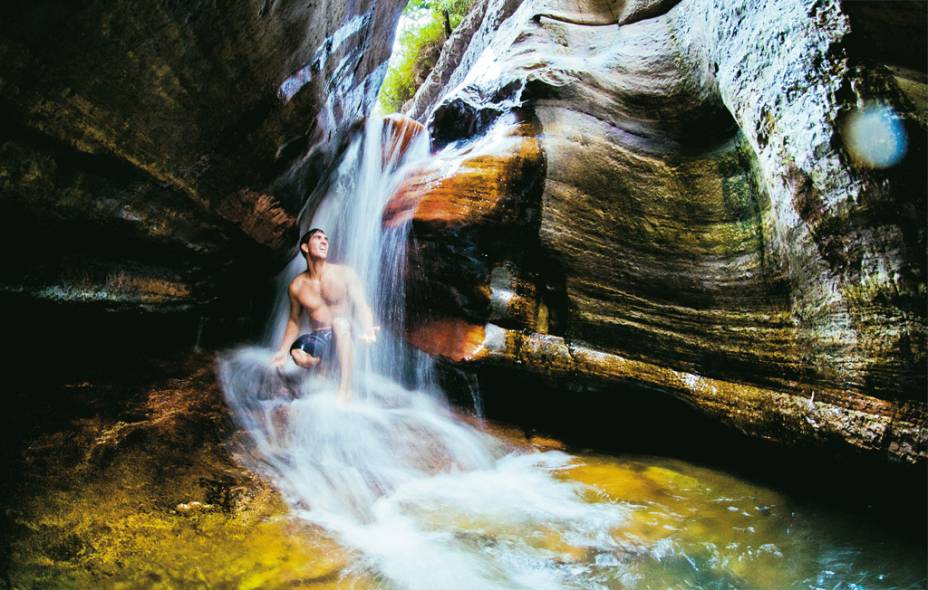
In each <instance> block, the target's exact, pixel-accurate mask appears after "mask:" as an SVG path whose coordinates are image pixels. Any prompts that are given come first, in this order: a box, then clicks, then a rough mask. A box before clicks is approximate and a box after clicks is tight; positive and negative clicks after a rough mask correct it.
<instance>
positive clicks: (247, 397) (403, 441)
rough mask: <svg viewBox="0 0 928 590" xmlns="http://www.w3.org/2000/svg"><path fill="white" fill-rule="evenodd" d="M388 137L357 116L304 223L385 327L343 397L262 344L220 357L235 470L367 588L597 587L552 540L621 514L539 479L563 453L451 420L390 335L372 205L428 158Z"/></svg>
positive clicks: (385, 275) (396, 313)
mask: <svg viewBox="0 0 928 590" xmlns="http://www.w3.org/2000/svg"><path fill="white" fill-rule="evenodd" d="M423 135H425V134H423ZM488 138H492V133H491V134H488ZM400 143H401V142H388V143H387V146H388V152H389V153H387V154H386V155H385V154H384V149H385V147H384V126H383V122H382V120H381V119H380V118H379V117H372V118H371V120H370V121H369V123H368V125H367V127H366V130H365V135H364V137H363V139H359V140H358V141H356V142H355V143H354V144H352V145H351V146H350V148H349V149H348V150H347V152H346V154H345V156H344V158H343V160H342V162H341V165H340V166H339V168H338V170H337V172H336V177H335V179H334V182H333V183H332V188H331V190H330V192H329V194H328V195H327V196H326V197H325V198H324V200H323V201H322V203H321V205H320V207H319V209H318V210H317V211H316V213H315V215H314V217H313V220H312V223H311V224H310V225H311V226H313V227H322V228H323V229H325V230H326V232H327V233H328V235H329V237H330V244H331V246H330V252H331V253H332V255H331V257H332V258H334V259H335V260H336V261H337V262H340V263H343V264H347V265H349V266H351V267H353V268H354V269H355V270H356V271H357V272H358V274H359V275H360V276H361V278H362V280H363V281H364V283H365V286H366V288H367V296H368V297H369V300H370V301H371V303H372V308H373V309H374V313H375V316H376V317H377V321H378V322H379V323H382V324H383V325H384V327H385V329H384V331H383V332H382V333H381V337H380V339H379V341H378V342H377V344H375V345H374V346H372V347H370V348H369V349H366V350H359V358H358V359H357V360H356V363H355V367H356V372H355V375H354V377H353V379H352V383H354V384H355V385H354V391H353V395H352V401H351V402H350V403H348V404H340V403H338V402H337V401H336V396H335V389H336V384H335V383H333V382H331V381H329V380H327V379H325V378H322V377H319V376H315V375H313V374H311V373H308V372H305V371H303V370H302V369H298V368H296V367H295V366H292V367H291V368H290V369H289V370H288V371H290V372H291V373H290V377H291V379H289V380H288V379H282V378H281V377H280V376H279V375H278V374H277V372H276V370H275V369H274V368H273V367H271V365H270V357H271V352H270V350H268V349H262V348H248V349H242V350H238V351H235V352H233V353H232V354H230V355H228V356H226V357H225V358H223V359H222V361H221V362H220V379H221V382H222V385H223V389H224V391H225V393H226V396H227V399H228V401H229V404H230V406H231V407H232V408H233V410H234V412H235V417H236V420H237V422H238V424H239V425H240V426H241V427H242V428H243V429H245V430H246V431H247V432H248V433H249V434H250V437H251V440H252V441H253V443H254V449H253V450H254V453H253V457H254V461H253V464H252V465H251V467H252V468H254V469H256V470H260V471H261V472H263V473H265V474H267V475H268V476H269V477H270V478H271V479H272V481H273V482H274V483H275V484H276V485H277V486H278V487H279V488H280V490H281V491H282V492H283V494H284V495H285V497H286V498H287V500H288V501H289V503H290V505H291V506H292V507H293V509H294V513H295V514H296V515H298V516H299V517H300V518H304V519H306V520H308V521H310V522H313V523H315V524H318V525H321V526H323V527H325V528H326V529H327V530H329V531H330V532H331V533H332V534H333V535H334V536H335V537H336V538H337V539H338V540H339V541H340V542H341V543H342V544H344V545H345V546H346V547H348V548H351V549H353V550H355V551H356V552H357V554H358V559H357V561H356V562H355V564H354V566H353V568H355V569H362V570H364V571H365V572H367V573H368V574H370V575H373V576H375V578H376V579H378V580H380V581H381V583H382V585H383V587H387V588H409V589H420V588H421V589H428V590H433V589H436V588H441V589H455V588H461V589H467V590H474V589H481V588H487V589H491V588H492V589H507V590H509V589H513V588H531V589H542V588H595V587H600V586H599V585H598V582H597V581H596V576H594V575H590V570H589V566H588V565H584V564H583V563H579V562H575V561H574V560H573V559H572V558H571V557H570V555H569V554H566V553H565V551H566V549H565V547H567V546H569V547H570V548H571V549H572V550H574V551H575V550H577V548H581V549H582V550H584V551H589V552H592V553H594V554H599V553H600V552H605V553H611V552H614V551H616V550H617V548H616V547H615V541H614V540H613V537H612V536H611V535H610V529H611V528H613V527H615V526H616V525H617V524H619V523H620V521H621V519H622V516H623V513H622V510H621V509H620V508H619V507H618V506H616V505H614V504H608V503H590V502H587V501H584V500H583V498H582V497H581V496H582V495H583V494H584V493H585V492H587V491H588V490H587V489H586V488H584V487H583V486H581V485H580V484H577V483H573V482H568V481H564V480H562V479H558V478H557V477H555V476H554V473H555V472H556V471H557V470H560V469H565V468H567V467H568V464H569V462H570V461H571V457H569V456H568V455H566V454H564V453H560V452H548V453H537V452H533V453H527V452H525V451H524V450H523V451H520V452H516V451H514V450H513V449H510V448H507V447H506V445H504V444H503V443H502V442H500V441H498V440H496V439H494V438H493V437H491V436H489V435H487V434H485V433H482V432H480V431H478V430H476V429H474V428H473V427H471V426H469V425H468V424H466V423H464V422H462V421H460V420H458V419H457V418H455V416H454V415H453V414H452V412H451V411H450V410H449V408H448V407H447V405H446V404H445V402H444V400H443V398H442V397H441V395H440V392H439V391H438V388H437V386H436V384H435V382H434V379H432V371H431V360H430V359H429V358H428V357H427V356H426V355H424V354H422V353H419V352H417V351H414V350H411V349H409V347H407V346H406V345H405V343H404V340H403V338H402V337H401V335H402V333H403V330H404V326H403V318H404V310H405V305H406V302H405V297H404V279H403V277H404V269H403V264H404V263H405V260H406V257H405V250H404V249H405V244H406V240H407V228H395V229H385V228H383V227H382V222H381V217H382V213H383V208H384V205H385V204H386V202H387V199H389V197H390V196H391V195H392V194H393V193H394V192H395V191H396V189H397V188H398V186H399V183H400V182H402V179H403V178H404V176H405V175H406V174H407V173H408V172H409V171H410V169H411V168H412V167H414V166H415V165H416V163H417V162H422V161H424V160H425V159H426V158H428V157H430V156H429V153H428V146H427V140H426V138H424V137H422V138H419V139H417V140H415V141H414V142H413V143H412V144H411V145H410V146H409V147H408V149H406V150H405V151H403V150H401V149H399V147H397V146H399V144H400ZM452 149H453V148H452ZM468 149H472V146H471V148H468ZM400 152H402V153H400ZM454 156H455V154H454V153H453V151H448V152H445V153H443V154H441V155H440V156H439V157H441V158H443V159H447V160H449V161H453V160H454ZM304 268H305V262H304V261H303V260H302V258H301V257H296V258H294V261H293V262H291V264H290V265H289V266H288V267H287V269H286V270H285V271H284V273H283V274H282V276H281V288H280V293H281V295H280V298H281V304H279V305H278V310H277V312H275V316H276V317H275V318H274V319H273V320H272V326H271V329H270V330H269V335H268V342H267V344H268V345H269V346H271V347H276V346H277V345H278V344H279V338H281V337H282V332H283V323H284V321H285V317H286V313H287V311H286V310H287V307H286V297H287V295H286V285H287V284H288V283H289V281H290V280H291V279H292V278H293V276H295V275H296V274H297V273H298V272H301V271H302V270H303V269H304ZM359 346H360V345H359ZM294 379H296V381H294ZM297 381H298V383H297ZM294 383H297V384H294Z"/></svg>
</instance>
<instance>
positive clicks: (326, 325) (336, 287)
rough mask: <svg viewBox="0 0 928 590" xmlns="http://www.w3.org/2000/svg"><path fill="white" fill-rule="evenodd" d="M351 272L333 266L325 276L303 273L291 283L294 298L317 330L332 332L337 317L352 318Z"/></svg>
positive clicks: (325, 272) (326, 269)
mask: <svg viewBox="0 0 928 590" xmlns="http://www.w3.org/2000/svg"><path fill="white" fill-rule="evenodd" d="M350 272H351V270H350V269H349V268H347V267H345V266H342V265H339V264H331V263H329V264H326V266H325V270H324V271H323V273H322V276H321V277H311V276H309V274H307V273H306V272H303V273H300V274H299V275H297V276H296V278H295V279H293V282H291V283H290V295H291V296H292V297H294V298H295V299H296V300H297V301H298V302H299V303H300V305H301V306H302V307H303V310H304V311H305V312H306V315H307V316H308V317H309V323H310V326H312V329H313V330H325V329H330V328H331V327H332V320H333V319H334V318H336V317H347V316H348V314H349V312H350V310H349V309H348V304H349V301H348V281H349V279H350V275H349V273H350Z"/></svg>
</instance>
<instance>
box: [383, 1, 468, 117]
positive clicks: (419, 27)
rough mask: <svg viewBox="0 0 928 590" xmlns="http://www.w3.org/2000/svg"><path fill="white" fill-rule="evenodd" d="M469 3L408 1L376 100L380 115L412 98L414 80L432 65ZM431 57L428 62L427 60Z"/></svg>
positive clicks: (421, 76) (416, 81)
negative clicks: (397, 40)
mask: <svg viewBox="0 0 928 590" xmlns="http://www.w3.org/2000/svg"><path fill="white" fill-rule="evenodd" d="M471 2H472V0H409V3H408V4H407V5H406V8H405V9H404V10H403V21H402V23H401V27H400V28H401V30H400V32H399V35H400V37H399V44H398V47H397V49H396V51H397V52H399V55H398V56H394V58H393V59H392V60H391V63H390V69H389V70H387V75H386V77H385V78H384V81H383V85H382V86H381V87H380V94H379V96H378V97H377V98H378V101H379V102H380V107H381V110H382V111H383V112H384V113H393V112H396V111H399V110H400V108H402V106H403V103H405V102H406V101H407V100H409V99H410V98H412V97H413V95H415V93H416V89H417V88H418V85H419V81H418V80H417V79H416V78H417V74H418V77H419V78H420V79H421V78H424V77H425V76H426V75H428V72H429V71H430V70H431V68H432V67H433V66H434V65H435V63H434V59H437V54H438V51H439V50H440V47H441V45H442V44H443V43H444V42H445V40H446V39H447V35H448V32H449V30H451V31H453V30H454V29H455V28H456V27H457V26H458V25H459V24H461V21H462V20H463V19H464V17H465V16H466V15H467V11H468V9H469V8H470V5H471ZM431 56H434V57H432V59H429V58H430V57H431Z"/></svg>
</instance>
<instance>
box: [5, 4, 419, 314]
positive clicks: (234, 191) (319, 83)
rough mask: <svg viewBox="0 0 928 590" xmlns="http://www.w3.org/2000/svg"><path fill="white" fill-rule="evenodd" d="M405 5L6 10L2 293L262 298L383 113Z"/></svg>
mask: <svg viewBox="0 0 928 590" xmlns="http://www.w3.org/2000/svg"><path fill="white" fill-rule="evenodd" d="M402 5H403V3H402V2H400V1H399V0H390V1H386V2H374V1H362V2H353V3H343V2H335V1H324V2H322V3H311V4H305V3H304V4H300V3H296V2H290V1H285V2H268V1H265V0H252V1H248V2H239V3H218V4H217V3H209V2H184V3H175V4H170V5H166V4H164V3H159V2H147V1H146V2H142V3H138V2H134V3H128V2H110V3H92V4H88V3H74V4H67V5H64V4H61V3H52V2H29V3H22V2H16V3H7V4H4V6H3V7H2V8H0V113H2V114H0V127H2V129H3V136H2V141H0V191H2V199H0V203H2V207H3V213H4V215H3V216H2V219H3V228H2V231H0V235H3V242H2V243H3V245H4V247H5V248H6V249H7V251H8V252H9V251H14V252H16V253H17V254H16V256H13V257H11V258H12V259H8V262H7V264H6V265H5V270H4V273H3V276H2V277H0V289H2V291H4V292H5V293H7V294H9V293H18V294H20V295H21V296H22V297H26V298H32V299H36V298H37V299H44V300H52V301H75V302H93V303H103V304H105V305H107V306H111V307H118V308H129V309H138V308H140V307H144V308H147V309H156V310H161V311H167V310H171V309H183V308H186V307H190V306H203V305H207V304H214V303H216V302H217V301H219V302H221V300H222V298H225V300H226V301H227V302H229V296H230V293H233V294H234V293H238V292H241V291H243V290H244V291H248V290H249V288H250V286H253V285H254V284H256V283H258V282H260V281H256V279H263V278H265V277H266V276H267V275H269V274H270V273H272V272H273V271H274V269H276V268H278V267H279V264H278V263H279V262H280V259H281V256H282V255H283V254H284V253H287V252H288V251H289V250H290V249H291V245H292V243H293V241H294V240H295V237H294V234H295V231H296V230H295V218H296V215H297V213H298V212H299V211H300V208H301V207H302V206H303V201H304V198H305V195H306V194H308V193H309V192H311V190H312V189H313V188H314V187H315V186H316V184H318V183H319V182H320V180H322V179H324V176H325V174H324V173H325V170H326V169H327V167H328V166H329V165H330V164H331V162H332V160H333V159H334V157H335V156H336V155H337V153H338V150H339V149H340V146H342V145H343V144H344V141H345V136H346V134H347V133H348V132H349V131H350V129H351V128H352V126H354V125H355V124H357V123H358V122H359V121H360V120H361V119H362V117H363V116H364V115H365V114H366V113H367V112H368V110H369V109H370V107H371V106H372V104H373V101H374V99H375V96H376V93H377V91H378V89H379V86H380V82H381V80H382V78H383V75H384V72H385V68H386V63H385V62H386V60H387V59H388V58H389V54H390V50H391V45H392V39H393V32H394V29H395V24H396V22H397V20H398V18H399V15H400V11H401V10H402ZM291 169H292V170H293V172H292V173H290V174H288V171H290V170H291ZM235 304H237V303H235Z"/></svg>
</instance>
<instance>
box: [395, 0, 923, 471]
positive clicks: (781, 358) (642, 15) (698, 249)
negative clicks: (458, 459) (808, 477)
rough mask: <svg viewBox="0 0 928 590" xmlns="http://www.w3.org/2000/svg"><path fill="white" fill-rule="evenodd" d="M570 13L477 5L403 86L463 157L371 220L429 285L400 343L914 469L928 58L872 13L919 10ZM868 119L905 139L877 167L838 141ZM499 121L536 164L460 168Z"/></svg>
mask: <svg viewBox="0 0 928 590" xmlns="http://www.w3.org/2000/svg"><path fill="white" fill-rule="evenodd" d="M581 4H582V7H580V6H578V5H577V3H575V2H570V3H568V2H560V1H545V2H542V1H533V0H529V1H525V2H522V3H521V4H520V5H519V6H518V7H517V8H515V9H514V7H513V6H511V3H508V2H505V1H503V0H496V1H490V2H487V3H486V6H485V7H483V8H482V9H481V10H482V11H481V12H478V13H475V14H472V15H471V17H469V18H472V19H480V20H479V23H470V25H469V26H468V30H469V31H471V32H470V33H468V34H470V35H472V41H471V44H470V46H469V47H468V48H467V49H465V50H462V49H461V47H459V46H457V45H454V44H453V43H451V41H449V44H447V45H446V52H453V53H454V55H452V54H451V53H449V54H448V55H446V56H443V57H442V59H441V60H439V66H438V68H439V69H440V68H442V67H445V68H446V69H444V70H442V71H439V72H434V73H433V78H434V79H435V80H434V81H435V83H437V81H438V80H443V81H445V83H444V85H443V86H442V87H441V91H440V92H438V91H436V89H435V87H434V84H431V85H430V84H429V82H427V83H426V84H425V85H424V86H423V88H422V89H421V90H420V92H419V95H417V97H416V100H415V102H414V105H415V106H414V107H413V110H412V112H413V113H414V114H415V115H417V116H419V117H420V118H421V120H423V121H424V122H426V123H427V124H428V126H429V128H430V131H431V133H432V137H433V141H434V142H435V143H436V144H438V145H446V144H450V143H453V142H456V141H464V142H468V144H469V146H470V147H468V148H467V150H465V151H464V152H463V153H462V154H461V156H459V159H460V163H461V166H460V167H459V168H456V167H454V166H441V165H439V164H435V165H433V166H431V167H430V168H426V169H424V170H422V172H421V173H420V175H419V177H418V178H417V177H415V176H414V177H413V178H412V180H410V182H409V183H408V184H407V186H405V187H403V189H401V191H400V193H399V194H398V195H397V196H396V197H395V199H394V201H393V202H392V205H395V206H393V207H392V208H389V207H388V214H387V215H386V219H385V221H386V222H387V223H388V224H390V223H395V222H396V220H397V219H399V218H401V217H402V216H411V217H412V219H413V223H414V230H413V240H414V246H415V247H414V248H412V249H411V252H412V254H411V256H412V257H413V258H414V260H415V263H416V264H417V265H418V266H419V267H420V268H423V269H425V270H424V271H423V272H421V273H417V274H414V275H412V276H410V277H409V280H410V282H411V287H410V291H411V293H412V297H411V301H412V302H414V304H413V305H412V307H413V309H412V310H411V311H412V312H413V313H418V314H419V316H420V318H419V320H418V325H417V326H416V327H414V328H412V329H411V339H412V341H413V342H414V343H416V344H418V345H420V346H421V347H422V348H423V349H425V350H427V351H429V352H432V353H436V354H441V355H443V356H446V357H447V358H449V359H452V360H454V361H455V362H459V363H465V364H467V363H469V364H470V365H471V366H473V367H475V368H477V369H478V370H479V367H480V366H497V367H500V366H501V367H508V368H510V369H511V370H514V371H527V372H530V373H533V374H536V375H542V376H547V377H556V378H557V379H569V380H581V381H584V382H587V383H589V384H591V386H594V387H595V386H599V387H609V386H611V385H613V384H621V383H635V384H640V385H644V386H646V387H652V388H657V389H659V390H661V391H665V392H669V393H672V394H673V395H676V396H678V397H680V398H682V399H684V400H686V401H687V402H689V403H691V404H693V405H695V406H697V407H699V408H701V409H703V410H704V411H706V412H708V413H710V414H711V415H713V416H716V417H718V419H720V420H722V421H724V422H726V423H728V424H731V425H732V426H734V427H735V428H737V429H739V430H741V431H743V432H745V433H748V434H750V435H752V436H757V437H761V438H765V439H769V440H774V441H778V442H781V443H806V442H814V443H815V444H825V445H838V446H842V447H850V448H855V449H859V450H864V451H866V452H869V453H874V454H882V455H884V456H886V457H888V458H891V459H895V460H902V461H906V462H916V461H921V460H924V459H925V458H926V457H928V435H926V427H928V422H926V418H925V416H926V404H925V401H924V391H925V386H926V375H925V362H926V358H928V357H926V335H928V331H926V317H925V307H926V306H925V303H926V293H928V289H926V282H925V259H924V253H925V246H926V244H925V224H924V220H925V193H926V191H925V189H926V183H925V175H924V144H925V141H924V140H925V120H924V117H923V113H924V111H925V108H926V105H925V88H926V86H925V83H924V79H925V78H924V76H925V71H926V67H925V63H924V61H925V60H924V59H923V56H922V57H916V56H914V55H912V54H911V52H910V51H909V50H908V49H906V48H903V47H901V46H900V45H898V44H895V43H893V42H892V41H891V37H892V36H893V29H892V28H891V27H889V23H890V22H891V21H893V18H888V17H887V14H889V13H892V11H896V10H898V11H903V12H905V11H915V12H918V9H917V7H912V6H908V5H906V6H901V5H899V6H897V5H892V6H891V7H890V6H889V5H884V6H885V8H882V9H877V8H876V5H875V4H868V3H849V4H847V3H846V4H841V3H839V2H816V3H812V2H803V1H799V0H796V1H790V2H761V3H757V2H743V1H738V0H730V1H724V0H682V1H680V2H637V3H626V4H622V3H609V2H605V3H603V2H587V3H581ZM875 11H876V12H879V13H880V14H879V15H876V14H874V13H875ZM898 16H899V18H902V17H903V16H904V15H902V14H899V15H898ZM910 16H912V19H913V20H912V22H914V21H915V20H918V18H920V17H921V16H924V15H923V14H913V15H910ZM923 21H924V19H923V18H922V19H921V21H919V22H921V23H922V24H921V25H919V26H914V25H913V26H912V30H911V31H910V32H911V33H912V35H914V39H915V40H916V41H917V43H916V44H918V43H920V45H919V46H920V47H924V45H925V39H926V36H925V26H924V23H923ZM864 37H866V38H868V39H871V42H867V43H865V42H863V40H862V39H863V38H864ZM443 64H446V65H445V66H443ZM871 104H879V105H884V106H885V109H886V111H885V112H888V113H890V114H889V115H887V116H886V117H885V120H886V121H888V124H889V125H890V127H891V128H890V130H888V131H886V132H885V134H887V135H886V137H887V138H888V139H887V140H886V141H887V142H889V143H892V144H893V145H897V144H898V145H903V144H905V145H907V147H908V151H907V152H906V153H904V154H903V156H902V158H901V159H899V160H898V161H896V162H894V163H892V164H891V165H890V166H888V167H884V168H875V167H872V166H873V165H867V164H866V163H864V162H862V160H861V159H860V158H857V157H852V155H851V154H852V152H853V150H852V149H851V148H850V147H849V145H848V143H847V142H848V141H850V140H849V139H848V132H847V125H846V123H847V122H848V121H849V120H852V117H853V115H854V113H856V112H858V111H860V110H861V109H864V108H866V107H867V105H871ZM507 113H511V114H507ZM513 125H516V126H518V127H519V128H520V129H528V130H529V131H530V133H529V134H528V135H523V136H524V137H525V138H526V139H525V141H527V142H531V141H534V142H536V143H537V155H536V156H533V157H532V160H533V161H534V162H537V163H536V164H533V165H532V167H531V168H527V167H526V163H525V162H526V159H525V158H519V157H516V156H517V154H521V153H524V152H523V149H522V148H520V147H517V146H515V145H511V146H508V147H506V148H503V151H505V150H506V149H508V150H509V151H508V152H506V153H507V154H508V156H499V155H497V156H495V158H494V159H492V160H477V159H474V158H471V157H469V155H468V154H469V153H470V152H479V151H480V150H481V149H489V148H487V147H486V146H488V145H490V144H494V142H495V141H496V140H495V137H497V136H498V135H499V134H501V133H502V134H503V135H505V132H501V129H508V128H510V127H512V126H513ZM893 134H896V135H893ZM899 134H905V136H907V138H908V141H905V140H906V137H903V136H900V135H899ZM532 138H534V139H532ZM890 139H891V140H892V142H890V141H889V140H890ZM494 145H495V144H494ZM446 153H447V152H446ZM441 157H442V156H441V155H440V156H439V158H441ZM519 175H523V176H519ZM473 178H485V179H487V184H486V186H483V185H481V186H480V187H479V188H478V187H476V186H475V184H474V183H473V181H472V180H471V179H473ZM511 178H519V179H520V180H519V181H518V182H515V183H514V182H511V181H510V179H511ZM527 184H528V185H533V186H534V187H535V188H534V189H533V188H531V187H530V186H527ZM449 187H454V188H449ZM499 203H506V204H507V206H505V207H501V206H500V205H499ZM397 211H402V212H403V213H402V214H399V213H397ZM443 212H444V213H443ZM514 212H515V213H514ZM423 293H425V294H427V295H426V296H422V295H421V294H423ZM417 294H419V295H418V296H417ZM436 294H441V295H443V296H441V297H435V295H436ZM423 306H424V307H426V308H427V309H426V311H422V309H421V307H423ZM480 334H482V335H483V340H482V342H481V343H480V344H477V342H478V341H479V340H480V338H478V337H477V335H480Z"/></svg>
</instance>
